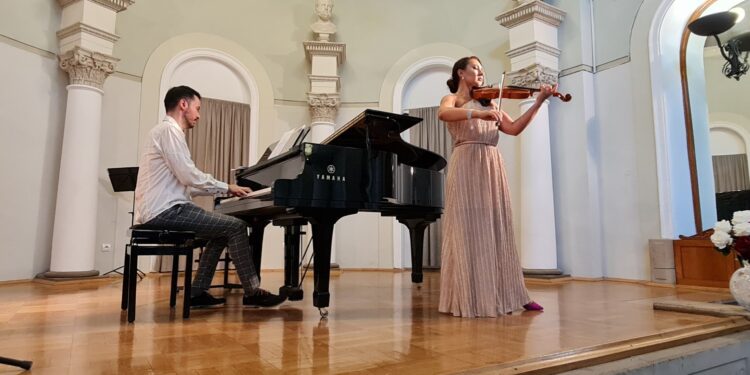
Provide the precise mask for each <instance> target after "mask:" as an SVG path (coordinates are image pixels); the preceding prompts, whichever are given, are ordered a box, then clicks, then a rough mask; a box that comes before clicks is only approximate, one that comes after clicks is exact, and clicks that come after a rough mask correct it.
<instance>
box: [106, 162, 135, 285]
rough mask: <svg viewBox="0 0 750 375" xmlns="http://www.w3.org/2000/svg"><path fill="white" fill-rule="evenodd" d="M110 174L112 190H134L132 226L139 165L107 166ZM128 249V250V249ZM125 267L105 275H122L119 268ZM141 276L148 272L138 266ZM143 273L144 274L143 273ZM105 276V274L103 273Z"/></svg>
mask: <svg viewBox="0 0 750 375" xmlns="http://www.w3.org/2000/svg"><path fill="white" fill-rule="evenodd" d="M107 173H108V174H109V182H110V183H111V184H112V190H114V191H115V192H123V191H132V192H133V210H132V211H130V212H129V213H130V226H131V227H132V226H133V221H134V220H135V185H136V183H137V182H138V167H120V168H107ZM126 251H127V250H126ZM123 267H125V266H124V265H123V266H120V267H117V268H115V269H113V270H111V271H108V272H106V273H105V274H104V275H107V274H110V273H112V272H115V273H119V274H120V275H122V273H121V272H120V271H118V270H119V269H121V268H123ZM136 271H137V273H138V277H139V278H141V279H142V278H143V277H144V276H145V275H146V274H145V273H143V271H141V270H139V269H137V268H136ZM141 274H143V275H141ZM102 276H103V275H102Z"/></svg>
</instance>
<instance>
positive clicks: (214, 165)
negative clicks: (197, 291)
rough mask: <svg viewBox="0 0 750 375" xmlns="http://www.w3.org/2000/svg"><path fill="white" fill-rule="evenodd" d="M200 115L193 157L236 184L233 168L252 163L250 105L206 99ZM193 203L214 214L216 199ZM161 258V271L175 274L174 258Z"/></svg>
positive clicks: (192, 137)
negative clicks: (173, 267) (250, 160)
mask: <svg viewBox="0 0 750 375" xmlns="http://www.w3.org/2000/svg"><path fill="white" fill-rule="evenodd" d="M200 114H201V117H200V120H199V121H198V125H196V126H195V128H193V129H190V130H188V131H187V132H186V141H187V144H188V149H189V150H190V156H192V158H193V162H194V163H195V166H196V167H197V168H198V169H199V170H201V171H203V172H204V173H208V174H211V175H212V176H214V178H216V179H217V180H219V181H224V182H227V183H234V182H235V181H234V173H232V169H233V168H237V167H239V166H246V165H248V162H249V160H248V159H249V155H250V150H249V149H250V106H249V105H248V104H244V103H235V102H230V101H226V100H219V99H211V98H202V99H201V111H200ZM193 202H194V203H195V204H196V205H198V206H200V207H202V208H203V209H205V210H207V211H213V207H214V197H213V196H210V195H208V196H195V197H193ZM160 258H161V259H159V262H160V265H159V266H158V268H157V269H159V270H161V271H162V272H166V271H171V269H172V260H171V256H167V258H164V257H160ZM195 259H197V258H195ZM222 267H223V263H220V264H219V268H222ZM194 268H195V267H194ZM180 269H184V265H183V264H180Z"/></svg>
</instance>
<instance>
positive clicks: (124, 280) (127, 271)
mask: <svg viewBox="0 0 750 375" xmlns="http://www.w3.org/2000/svg"><path fill="white" fill-rule="evenodd" d="M129 263H130V255H128V249H125V263H124V264H123V270H122V299H120V308H122V309H123V310H127V309H128V279H129V276H128V275H130V264H129Z"/></svg>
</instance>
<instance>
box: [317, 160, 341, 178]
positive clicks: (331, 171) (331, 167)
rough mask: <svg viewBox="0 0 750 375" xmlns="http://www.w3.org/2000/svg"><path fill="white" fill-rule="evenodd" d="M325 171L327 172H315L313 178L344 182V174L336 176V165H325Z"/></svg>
mask: <svg viewBox="0 0 750 375" xmlns="http://www.w3.org/2000/svg"><path fill="white" fill-rule="evenodd" d="M326 172H328V174H316V175H315V179H317V180H324V181H336V182H346V176H336V175H335V173H336V166H334V165H333V164H328V166H327V167H326Z"/></svg>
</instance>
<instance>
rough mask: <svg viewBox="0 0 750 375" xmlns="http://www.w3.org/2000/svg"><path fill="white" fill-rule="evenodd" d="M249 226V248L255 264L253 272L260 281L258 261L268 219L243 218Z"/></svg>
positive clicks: (261, 252)
mask: <svg viewBox="0 0 750 375" xmlns="http://www.w3.org/2000/svg"><path fill="white" fill-rule="evenodd" d="M245 221H246V222H247V224H248V226H249V227H250V237H249V240H250V250H251V251H252V254H253V265H254V266H255V274H256V275H258V281H260V261H261V256H262V255H263V233H264V232H265V230H266V225H268V223H269V221H268V220H245Z"/></svg>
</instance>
